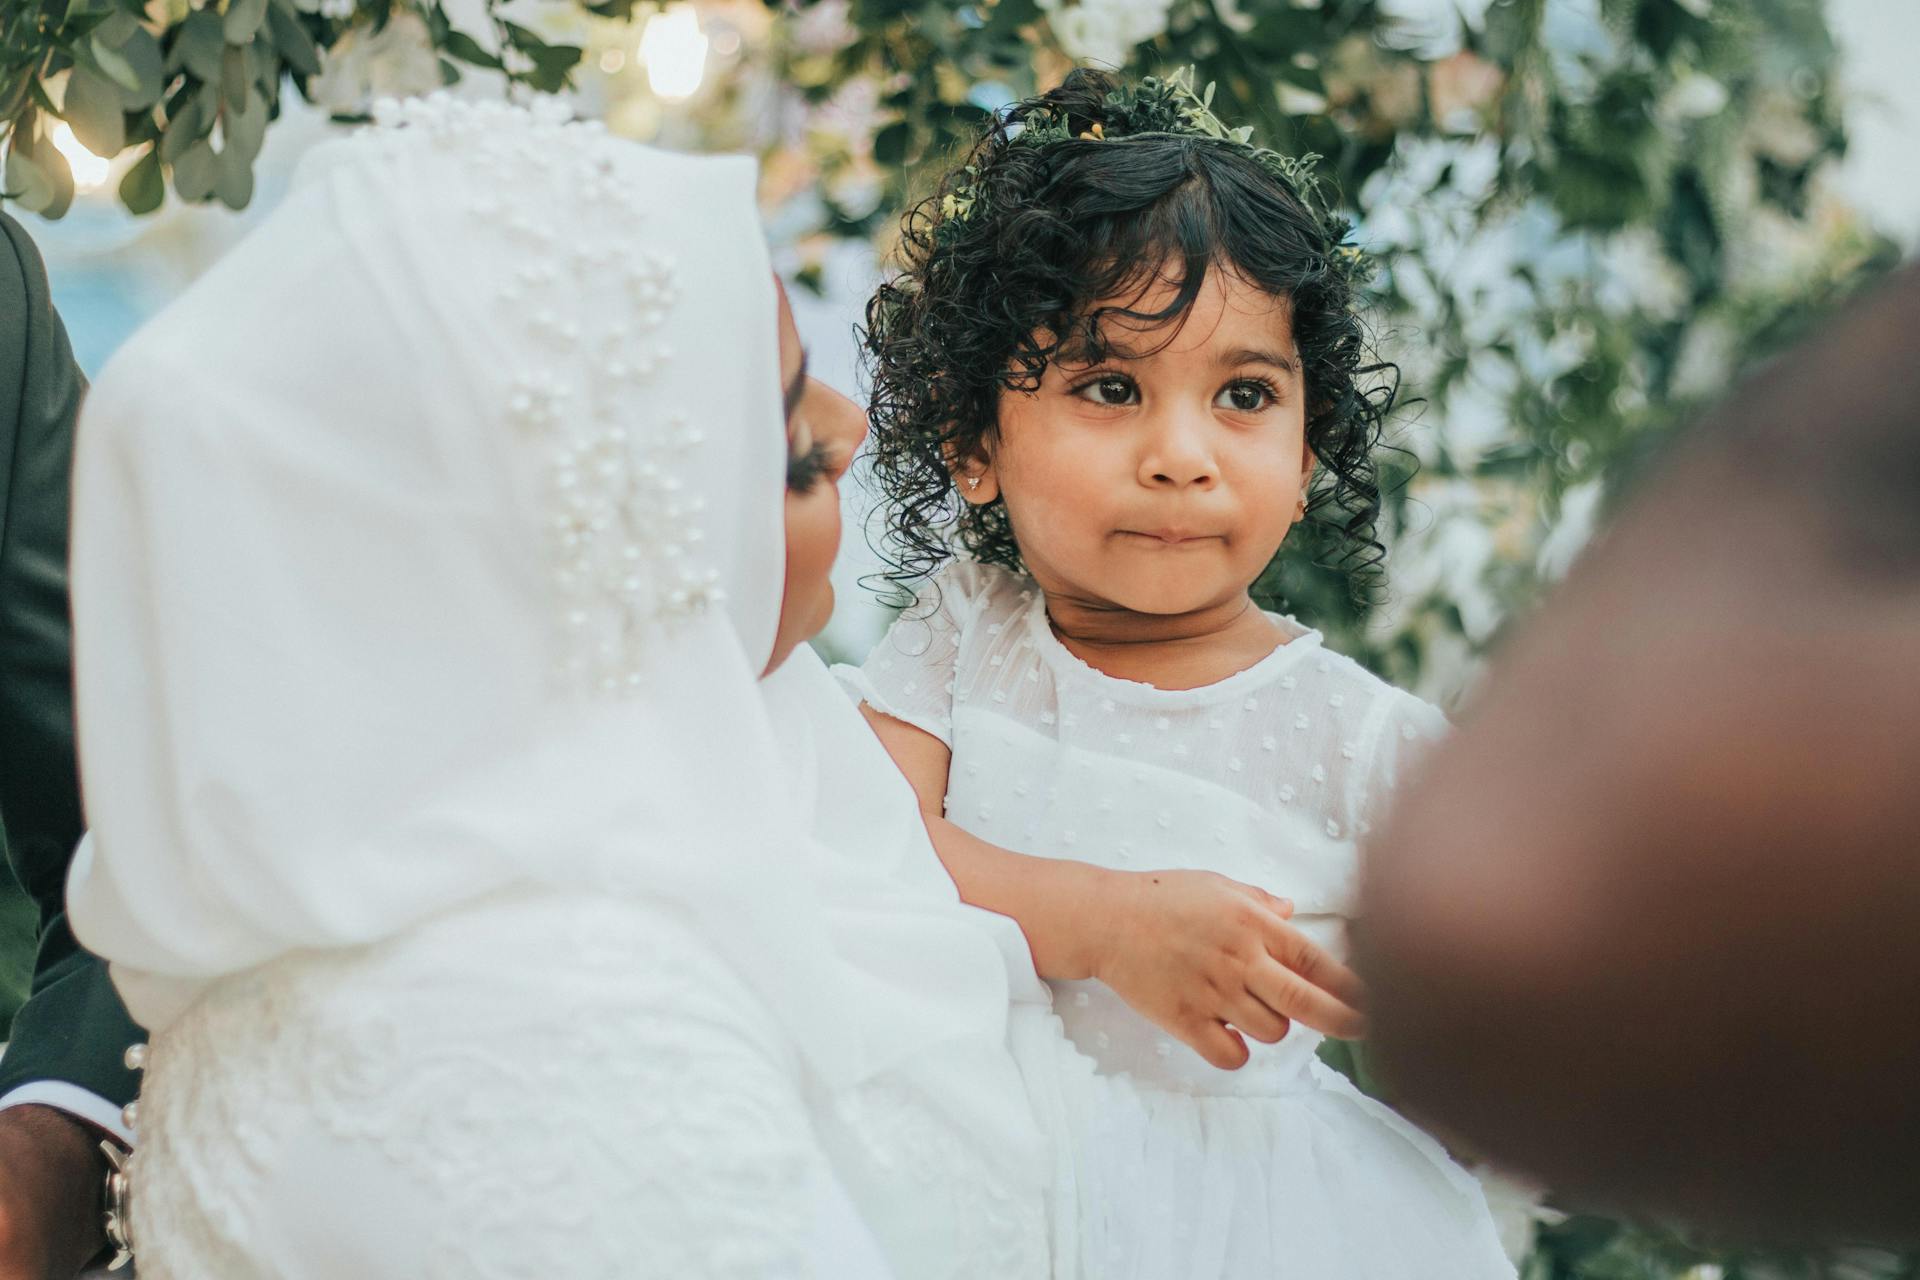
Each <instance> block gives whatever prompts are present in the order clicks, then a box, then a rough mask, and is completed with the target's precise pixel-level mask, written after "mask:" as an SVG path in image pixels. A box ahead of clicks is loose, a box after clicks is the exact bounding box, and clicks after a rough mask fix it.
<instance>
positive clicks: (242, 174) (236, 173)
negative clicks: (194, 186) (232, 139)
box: [213, 147, 253, 210]
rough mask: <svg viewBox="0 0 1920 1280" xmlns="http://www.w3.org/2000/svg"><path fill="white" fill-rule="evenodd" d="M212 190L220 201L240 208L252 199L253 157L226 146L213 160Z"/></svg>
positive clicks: (236, 208)
mask: <svg viewBox="0 0 1920 1280" xmlns="http://www.w3.org/2000/svg"><path fill="white" fill-rule="evenodd" d="M213 174H214V177H213V191H214V194H215V195H217V196H219V197H220V203H222V204H224V205H226V206H227V208H229V209H233V210H240V209H244V208H246V207H247V204H248V202H249V201H251V200H252V199H253V158H252V157H251V156H248V155H245V154H243V153H242V152H241V151H240V150H239V149H238V148H237V147H228V148H227V149H226V150H225V151H223V152H221V153H220V154H219V155H218V156H217V157H215V159H214V162H213Z"/></svg>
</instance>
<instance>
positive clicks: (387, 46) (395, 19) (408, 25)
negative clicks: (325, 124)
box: [312, 10, 440, 115]
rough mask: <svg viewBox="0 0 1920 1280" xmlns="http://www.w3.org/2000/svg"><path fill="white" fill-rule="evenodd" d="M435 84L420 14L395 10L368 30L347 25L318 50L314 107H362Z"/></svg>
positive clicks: (353, 110)
mask: <svg viewBox="0 0 1920 1280" xmlns="http://www.w3.org/2000/svg"><path fill="white" fill-rule="evenodd" d="M438 88H440V57H439V55H438V54H437V53H435V52H434V48H433V35H432V33H431V32H429V31H428V30H427V24H426V22H425V20H424V19H422V18H421V17H420V15H418V14H416V13H413V12H410V11H405V10H402V11H399V12H396V13H395V14H394V15H393V16H392V17H391V18H389V19H388V20H387V25H386V26H385V27H382V28H381V29H380V30H379V31H377V32H376V31H374V30H373V28H372V26H371V25H370V24H364V23H363V24H361V25H359V26H356V27H353V28H352V29H350V30H349V31H348V32H347V33H346V34H345V35H343V36H341V37H340V39H339V40H338V41H336V42H335V43H334V46H333V48H331V49H329V50H326V51H325V52H324V53H322V54H321V63H320V74H319V75H318V76H316V77H315V78H314V81H313V87H312V94H313V101H314V103H315V105H317V106H319V107H321V108H323V109H325V110H327V111H331V112H333V113H334V114H336V115H352V114H358V113H362V112H365V111H367V110H368V109H369V108H370V107H371V106H372V105H373V104H374V103H375V102H377V101H378V100H379V99H381V98H409V97H415V96H417V95H419V94H423V93H431V92H433V91H434V90H435V89H438Z"/></svg>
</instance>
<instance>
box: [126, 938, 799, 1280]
mask: <svg viewBox="0 0 1920 1280" xmlns="http://www.w3.org/2000/svg"><path fill="white" fill-rule="evenodd" d="M667 923H668V924H669V925H670V923H671V922H667ZM529 925H531V926H534V927H533V928H532V929H531V930H530V929H529V928H528V926H529ZM661 925H662V921H661V920H659V919H654V918H650V913H647V912H636V911H634V910H631V909H624V908H621V907H618V906H612V907H609V906H595V905H590V904H576V905H570V906H566V907H559V906H556V905H554V904H551V903H544V904H533V905H530V906H527V907H525V908H524V909H512V908H497V909H492V910H480V911H476V912H474V913H471V917H470V918H469V917H462V918H460V919H456V920H451V921H446V922H442V923H441V924H439V925H437V926H430V927H428V928H427V929H425V930H423V931H422V933H421V934H420V935H416V936H414V937H412V938H409V939H406V940H402V941H401V942H398V943H393V944H382V945H381V946H379V947H376V948H373V949H371V950H369V951H366V952H362V953H350V954H347V955H337V954H336V955H325V956H316V955H313V954H307V955H296V956H293V957H290V958H288V959H287V960H284V961H282V962H279V963H277V964H275V965H272V966H269V967H267V968H266V969H263V970H260V971H257V972H256V973H254V974H252V975H249V976H246V977H244V978H240V979H235V980H232V981H229V982H227V983H224V984H222V985H220V986H218V987H216V988H214V989H213V990H212V991H211V992H210V993H209V995H208V996H207V997H206V998H205V999H204V1000H203V1001H202V1002H201V1003H200V1004H199V1005H197V1006H196V1007H195V1008H194V1009H192V1010H191V1011H189V1012H188V1013H187V1014H186V1015H185V1016H183V1017H182V1018H181V1019H180V1020H179V1022H178V1023H176V1024H175V1025H174V1026H173V1027H172V1028H170V1029H169V1031H168V1032H167V1033H166V1034H165V1035H163V1036H161V1037H160V1038H159V1039H157V1040H156V1041H155V1043H154V1045H153V1049H152V1055H151V1058H150V1061H149V1068H148V1078H147V1081H146V1090H145V1096H144V1100H143V1102H142V1107H143V1115H142V1130H143V1132H142V1143H141V1146H140V1148H139V1150H138V1151H137V1152H136V1153H135V1155H134V1162H135V1168H134V1178H135V1188H136V1190H135V1196H136V1199H135V1203H134V1213H135V1218H136V1223H137V1230H138V1231H139V1232H140V1233H141V1235H140V1238H141V1240H142V1245H143V1252H142V1255H141V1273H142V1275H143V1276H145V1277H148V1278H149V1280H155V1278H157V1280H209V1278H210V1277H241V1276H255V1275H283V1274H313V1275H316V1276H324V1275H345V1274H348V1270H347V1269H346V1261H345V1260H344V1259H341V1260H336V1261H335V1262H334V1263H333V1264H331V1265H329V1263H328V1262H326V1261H324V1260H322V1261H320V1262H319V1263H318V1265H313V1260H311V1259H309V1260H308V1265H309V1266H311V1268H312V1269H311V1271H308V1270H306V1269H304V1268H303V1267H301V1266H293V1267H291V1268H289V1269H288V1270H284V1271H283V1270H282V1263H283V1261H284V1260H287V1259H288V1258H289V1255H290V1251H297V1250H300V1249H302V1248H305V1247H307V1246H306V1245H304V1244H303V1243H302V1242H300V1241H296V1240H295V1239H293V1238H291V1236H290V1235H285V1234H281V1233H280V1232H279V1231H278V1228H279V1227H281V1226H284V1225H285V1224H287V1223H290V1222H291V1223H307V1224H310V1225H311V1226H312V1227H314V1228H317V1229H318V1230H319V1232H320V1234H321V1238H322V1239H325V1238H326V1236H327V1233H328V1231H329V1229H331V1230H332V1231H334V1232H337V1233H338V1236H339V1238H340V1239H342V1240H343V1241H344V1240H348V1239H349V1238H351V1237H359V1238H360V1239H362V1240H366V1241H377V1240H378V1239H379V1238H380V1232H379V1230H378V1229H377V1226H376V1228H375V1229H373V1230H368V1229H367V1228H368V1224H367V1223H366V1222H365V1220H364V1219H363V1218H360V1217H359V1216H357V1212H358V1209H359V1207H360V1206H359V1205H358V1202H357V1200H356V1198H355V1196H354V1194H353V1192H354V1190H355V1189H354V1188H352V1187H350V1186H343V1187H339V1188H338V1189H337V1192H335V1193H332V1194H326V1193H323V1194H319V1195H316V1194H315V1183H316V1180H317V1179H321V1178H323V1177H324V1176H325V1174H326V1172H327V1171H328V1170H330V1169H336V1168H344V1169H346V1170H349V1171H357V1172H358V1174H359V1175H360V1179H361V1180H362V1187H361V1188H360V1189H361V1190H364V1189H365V1187H366V1185H368V1184H377V1187H378V1188H379V1191H378V1194H379V1196H380V1198H382V1199H386V1200H389V1201H399V1202H401V1203H398V1204H394V1205H393V1206H392V1207H393V1209H394V1211H395V1212H396V1213H397V1214H398V1216H399V1219H400V1221H401V1222H402V1223H404V1224H405V1226H406V1227H407V1229H408V1230H410V1231H412V1232H414V1233H417V1240H416V1241H415V1242H414V1245H413V1249H417V1251H418V1254H419V1255H420V1257H421V1259H422V1260H423V1261H422V1265H421V1266H420V1267H419V1268H418V1269H415V1268H413V1267H411V1266H409V1265H408V1264H407V1263H406V1262H405V1261H404V1260H403V1259H402V1258H399V1257H396V1258H393V1259H391V1260H390V1261H391V1263H392V1270H391V1271H390V1272H386V1274H392V1275H395V1276H400V1275H405V1276H409V1277H414V1276H418V1277H423V1278H427V1280H433V1278H438V1277H444V1278H445V1280H456V1278H457V1280H561V1278H562V1277H574V1276H578V1277H582V1278H583V1280H584V1278H586V1277H593V1278H595V1280H598V1278H599V1277H615V1276H618V1277H638V1276H648V1277H651V1276H659V1277H662V1278H663V1280H664V1278H666V1277H674V1278H676V1280H678V1278H679V1277H693V1276H699V1277H715V1278H718V1280H730V1278H733V1277H738V1278H739V1280H775V1278H778V1277H784V1276H800V1275H802V1274H805V1269H804V1251H805V1245H806V1241H807V1239H808V1232H809V1231H810V1229H811V1222H810V1218H809V1213H810V1207H809V1204H808V1202H807V1200H806V1195H807V1191H806V1189H807V1188H808V1187H809V1186H810V1185H811V1182H810V1176H809V1175H810V1171H811V1170H812V1169H813V1168H814V1167H815V1166H816V1162H817V1161H818V1160H819V1158H820V1157H819V1154H818V1152H817V1150H816V1148H815V1147H814V1145H813V1139H812V1135H811V1134H810V1132H809V1129H808V1125H807V1121H806V1113H805V1111H804V1109H803V1105H802V1103H801V1101H800V1099H799V1093H798V1088H797V1085H796V1083H795V1076H794V1071H793V1067H792V1064H791V1063H790V1062H789V1061H788V1060H787V1058H786V1055H785V1054H784V1052H781V1051H778V1050H775V1049H772V1048H770V1047H769V1044H770V1043H771V1041H770V1040H769V1039H767V1038H764V1037H762V1036H761V1035H760V1034H759V1032H758V1028H757V1026H756V1023H764V1022H765V1021H766V1019H765V1018H764V1015H761V1016H759V1017H758V1018H756V1016H755V1010H757V1008H758V1004H757V1002H756V1001H755V1000H754V999H753V997H752V995H751V993H750V992H748V991H747V989H746V988H745V987H744V986H742V985H741V984H740V982H739V981H738V979H736V978H735V977H734V976H733V975H732V974H731V973H730V972H729V971H727V970H726V969H725V967H724V966H722V965H721V964H720V963H719V962H718V961H717V960H715V959H713V958H712V957H711V955H710V953H709V952H708V951H707V950H706V949H705V948H703V947H701V946H699V944H698V942H697V940H696V939H693V938H692V937H691V936H690V935H688V934H686V933H685V932H684V931H682V930H680V929H678V928H674V927H664V928H663V927H661ZM569 938H571V939H573V940H574V945H568V939H569ZM509 940H511V941H509ZM503 942H506V945H504V946H503ZM489 951H491V955H489ZM543 951H544V952H545V953H546V957H545V959H544V960H543V959H542V957H541V955H539V954H530V952H543ZM561 957H564V959H562V958H561ZM503 961H505V963H503ZM557 990H564V992H565V998H564V999H556V998H554V994H555V992H556V991H557ZM505 1117H513V1118H514V1120H513V1122H511V1123H505V1122H503V1118H505ZM409 1251H412V1250H411V1249H410V1250H409ZM360 1274H380V1272H363V1273H360Z"/></svg>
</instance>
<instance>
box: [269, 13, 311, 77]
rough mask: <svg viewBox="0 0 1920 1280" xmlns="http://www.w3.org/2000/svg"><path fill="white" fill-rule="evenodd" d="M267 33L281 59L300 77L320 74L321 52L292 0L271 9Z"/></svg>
mask: <svg viewBox="0 0 1920 1280" xmlns="http://www.w3.org/2000/svg"><path fill="white" fill-rule="evenodd" d="M267 30H268V32H269V33H270V34H271V35H272V36H273V44H274V47H275V48H276V49H278V50H279V51H280V56H281V58H283V59H284V60H285V61H286V64H287V66H288V68H289V69H290V70H292V72H293V74H294V75H296V76H316V75H319V74H320V49H319V46H317V45H315V44H314V42H313V37H312V36H310V35H308V34H307V29H306V27H304V26H302V25H301V23H300V18H299V14H298V12H297V11H296V10H295V9H294V7H293V4H292V0H273V3H272V4H271V5H270V6H268V8H267Z"/></svg>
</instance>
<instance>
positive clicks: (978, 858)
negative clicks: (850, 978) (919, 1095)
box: [860, 703, 1365, 1070]
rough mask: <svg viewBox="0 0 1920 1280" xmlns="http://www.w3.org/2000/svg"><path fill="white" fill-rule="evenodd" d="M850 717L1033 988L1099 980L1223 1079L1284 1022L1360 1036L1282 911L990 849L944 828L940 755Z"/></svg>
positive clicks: (1347, 980)
mask: <svg viewBox="0 0 1920 1280" xmlns="http://www.w3.org/2000/svg"><path fill="white" fill-rule="evenodd" d="M860 710H861V712H862V713H863V714H864V715H865V716H866V717H867V720H868V722H869V723H870V724H872V725H873V729H874V732H875V733H876V734H878V735H879V737H880V741H881V742H882V743H883V744H884V745H885V746H886V748H887V752H888V754H889V755H891V756H892V757H893V760H894V763H895V764H896V765H898V766H899V768H900V771H901V772H902V773H904V774H905V775H906V777H907V780H908V782H910V783H911V784H912V785H913V789H914V792H915V794H917V795H918V796H919V798H920V810H921V815H922V817H923V818H924V819H925V820H926V824H927V831H928V834H929V835H930V836H931V837H932V838H933V846H934V849H935V850H936V851H937V852H938V853H939V855H940V861H941V862H942V863H944V864H945V866H946V868H947V873H948V874H949V875H951V876H952V877H953V880H954V883H955V884H956V885H958V886H959V889H960V896H961V897H962V898H963V899H965V900H966V901H967V902H970V903H972V904H973V905H974V906H977V907H983V908H985V909H987V910H989V911H995V912H998V913H999V914H1001V915H1004V916H1009V917H1011V918H1012V919H1013V920H1014V922H1015V923H1017V924H1018V925H1019V926H1020V929H1021V932H1022V933H1024V934H1025V935H1026V938H1027V945H1028V947H1029V949H1030V950H1031V951H1032V952H1033V964H1034V969H1035V970H1036V971H1037V972H1038V973H1039V974H1040V976H1041V977H1043V978H1053V979H1059V980H1075V979H1083V978H1098V979H1099V980H1100V981H1102V982H1104V983H1106V984H1107V985H1108V986H1109V987H1111V988H1113V990H1114V992H1115V993H1116V994H1118V995H1119V996H1120V998H1121V999H1123V1000H1125V1001H1126V1002H1127V1003H1128V1004H1129V1005H1131V1006H1133V1008H1134V1009H1135V1010H1137V1011H1138V1012H1139V1013H1140V1014H1141V1015H1142V1016H1143V1017H1145V1018H1147V1019H1149V1020H1151V1021H1152V1022H1154V1023H1156V1024H1158V1025H1159V1026H1160V1027H1162V1028H1163V1029H1165V1030H1166V1031H1167V1032H1168V1033H1169V1034H1171V1035H1173V1036H1175V1037H1177V1038H1179V1039H1180V1040H1181V1041H1183V1042H1184V1043H1186V1044H1187V1045H1188V1046H1190V1047H1191V1048H1192V1049H1193V1050H1194V1052H1196V1053H1198V1054H1199V1055H1200V1056H1201V1057H1202V1058H1205V1059H1206V1060H1207V1061H1208V1062H1210V1063H1212V1064H1213V1065H1214V1066H1216V1067H1221V1068H1225V1069H1229V1070H1230V1069H1232V1068H1235V1067H1239V1066H1241V1065H1243V1064H1245V1062H1246V1060H1247V1046H1246V1042H1245V1041H1244V1040H1242V1039H1241V1037H1240V1034H1239V1033H1241V1032H1244V1033H1245V1034H1246V1035H1250V1036H1252V1037H1253V1038H1254V1039H1256V1040H1259V1041H1261V1042H1263V1043H1266V1044H1272V1043H1274V1042H1275V1041H1277V1040H1279V1039H1280V1038H1281V1037H1282V1036H1284V1035H1285V1034H1286V1032H1287V1025H1288V1022H1289V1020H1290V1019H1294V1018H1297V1019H1299V1020H1300V1021H1301V1022H1303V1023H1305V1024H1306V1025H1308V1026H1310V1027H1313V1028H1315V1029H1316V1030H1319V1031H1324V1032H1326V1033H1327V1034H1329V1035H1334V1036H1340V1037H1343V1038H1347V1039H1352V1038H1354V1037H1357V1036H1359V1035H1361V1034H1363V1033H1364V1030H1365V1021H1364V1019H1363V1018H1362V1017H1361V1015H1360V1014H1359V1013H1358V1012H1357V1011H1356V1009H1355V1007H1354V1006H1355V1005H1356V1004H1357V1003H1358V1002H1359V1000H1360V982H1359V979H1357V978H1356V977H1354V975H1353V974H1352V972H1351V971H1349V970H1348V969H1347V968H1346V966H1344V965H1342V964H1341V963H1340V962H1339V961H1337V960H1335V959H1334V958H1333V957H1332V956H1331V955H1329V954H1328V953H1327V952H1325V951H1324V950H1322V949H1321V948H1320V947H1318V946H1316V945H1315V944H1314V943H1313V942H1311V941H1310V940H1309V939H1308V938H1307V937H1306V936H1305V935H1304V934H1302V933H1301V932H1300V931H1299V930H1297V929H1295V928H1294V927H1293V926H1292V925H1290V924H1288V923H1287V920H1286V917H1287V916H1288V915H1290V914H1291V913H1292V910H1293V908H1292V905H1291V904H1290V903H1286V902H1283V901H1282V900H1281V899H1278V898H1275V897H1274V896H1273V895H1271V894H1268V893H1265V892H1263V891H1262V890H1260V889H1256V888H1254V887H1253V886H1251V885H1244V884H1241V883H1239V882H1238V881H1235V880H1229V879H1228V878H1227V877H1225V876H1220V875H1215V874H1213V873H1212V872H1208V871H1142V872H1128V871H1113V870H1109V869H1107V868H1104V867H1096V866H1093V865H1091V864H1089V863H1085V862H1075V861H1071V860H1068V859H1061V858H1036V857H1032V856H1029V855H1026V854H1020V853H1014V852H1012V851H1010V850H1007V849H1003V848H1001V847H1000V846H998V845H995V844H990V843H989V842H987V841H985V840H982V839H980V838H979V837H978V836H975V835H972V834H971V833H969V832H967V831H964V830H962V829H961V828H960V827H958V826H955V825H954V824H953V823H952V822H950V821H948V820H947V818H946V816H945V813H944V810H945V802H946V792H947V770H948V766H949V764H950V762H951V760H952V752H951V751H950V750H949V748H948V747H947V745H946V744H945V743H943V742H941V741H940V739H938V738H936V737H934V736H933V735H932V734H930V733H927V732H925V731H924V730H921V729H917V728H915V727H914V726H912V725H910V724H907V723H905V722H904V721H900V720H896V719H894V718H893V717H892V716H888V715H885V714H883V713H881V712H878V711H875V710H874V709H873V708H872V707H870V706H867V705H865V704H864V703H863V704H862V705H861V708H860ZM1229 1024H1230V1025H1229Z"/></svg>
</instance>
